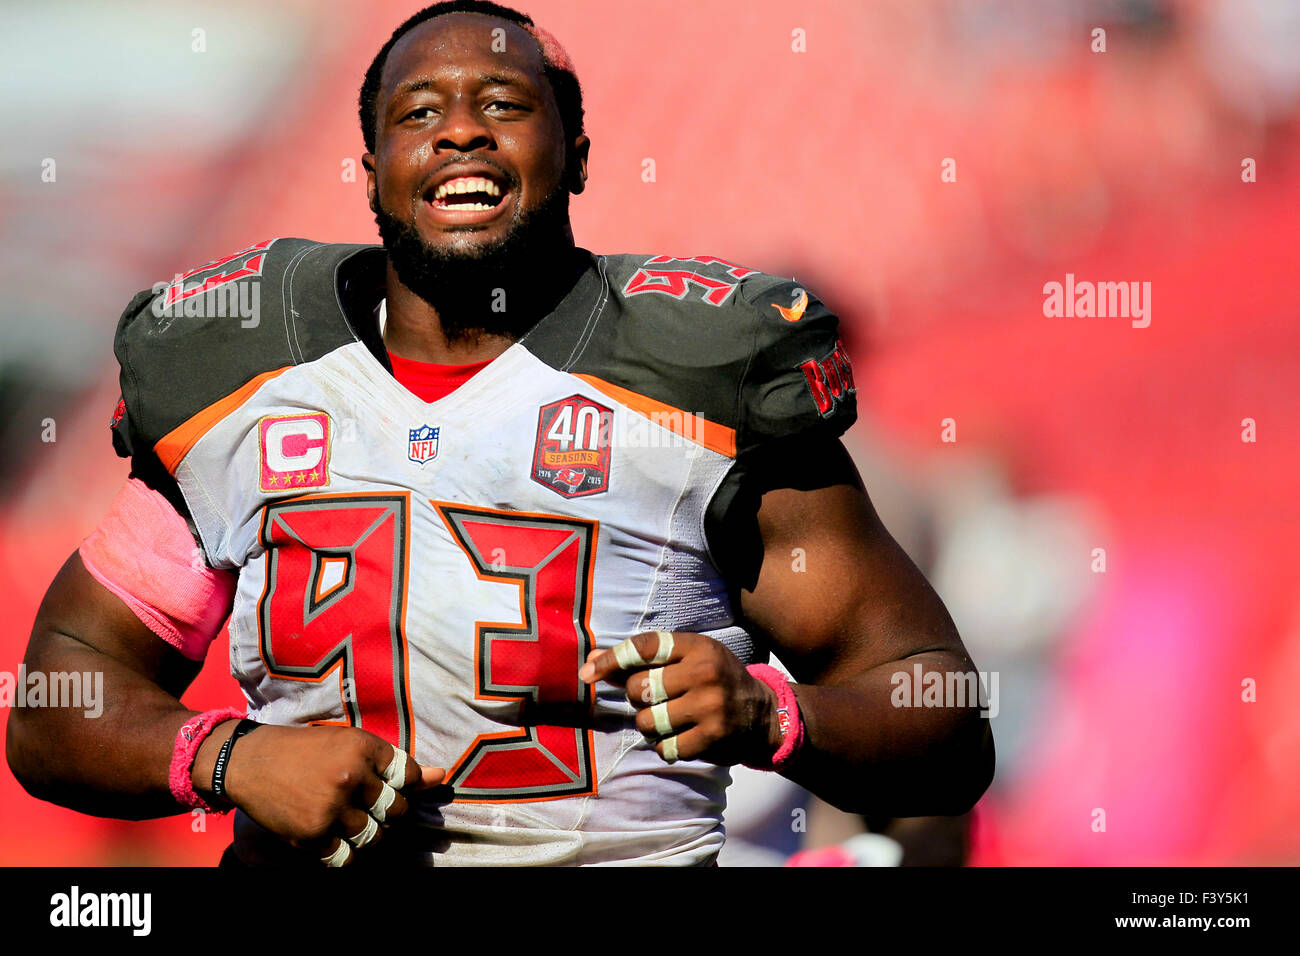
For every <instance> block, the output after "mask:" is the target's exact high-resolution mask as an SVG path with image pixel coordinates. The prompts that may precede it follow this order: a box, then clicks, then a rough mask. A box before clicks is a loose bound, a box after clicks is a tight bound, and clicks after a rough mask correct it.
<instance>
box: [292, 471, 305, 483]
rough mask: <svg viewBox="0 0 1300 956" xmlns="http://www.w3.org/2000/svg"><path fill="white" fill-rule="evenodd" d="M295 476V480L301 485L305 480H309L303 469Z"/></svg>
mask: <svg viewBox="0 0 1300 956" xmlns="http://www.w3.org/2000/svg"><path fill="white" fill-rule="evenodd" d="M293 477H294V480H295V481H297V482H298V484H300V485H301V484H302V483H303V482H304V481H306V480H307V476H306V475H305V474H303V473H302V472H301V471H300V472H298V474H296V475H294V476H293Z"/></svg>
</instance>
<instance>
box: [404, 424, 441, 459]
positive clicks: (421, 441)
mask: <svg viewBox="0 0 1300 956" xmlns="http://www.w3.org/2000/svg"><path fill="white" fill-rule="evenodd" d="M408 433H409V434H410V436H411V440H410V441H409V442H407V445H406V457H407V458H409V459H411V461H413V462H415V463H416V464H417V465H423V464H426V463H428V462H431V461H433V460H434V459H435V458H437V457H438V429H437V428H430V427H429V426H428V425H421V426H420V427H419V428H412V429H410V430H409V432H408Z"/></svg>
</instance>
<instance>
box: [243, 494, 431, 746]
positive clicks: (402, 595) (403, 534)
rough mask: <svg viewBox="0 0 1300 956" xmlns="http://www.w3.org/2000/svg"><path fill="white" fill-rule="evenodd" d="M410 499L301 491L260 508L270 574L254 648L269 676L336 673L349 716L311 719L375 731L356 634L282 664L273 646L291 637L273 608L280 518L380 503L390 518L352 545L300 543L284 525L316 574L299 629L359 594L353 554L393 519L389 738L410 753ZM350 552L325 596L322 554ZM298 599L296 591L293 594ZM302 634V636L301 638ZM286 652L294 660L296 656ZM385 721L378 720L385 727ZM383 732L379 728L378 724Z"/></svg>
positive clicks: (310, 678) (307, 677) (308, 677)
mask: <svg viewBox="0 0 1300 956" xmlns="http://www.w3.org/2000/svg"><path fill="white" fill-rule="evenodd" d="M410 500H411V496H410V493H409V492H396V493H386V494H379V493H374V492H343V493H337V494H322V495H303V496H300V497H295V498H286V499H283V500H280V501H274V502H271V503H269V504H267V505H265V506H264V507H263V508H262V520H261V524H260V529H259V532H258V537H259V540H260V541H261V543H262V546H263V547H264V548H265V553H266V579H265V582H266V583H265V584H264V585H263V589H262V594H261V597H259V598H258V602H257V648H258V654H259V656H260V657H261V659H262V664H263V666H264V667H265V668H266V673H267V674H268V676H270V677H274V678H278V679H281V680H296V681H303V682H306V683H314V684H319V683H322V682H323V681H325V680H327V679H328V678H329V677H330V676H331V675H334V676H335V677H337V679H338V685H339V698H340V700H341V702H342V706H343V712H344V713H345V714H347V715H348V719H347V720H346V721H338V720H315V721H311V723H312V724H333V725H341V726H352V727H361V728H363V729H366V730H371V731H372V732H375V729H374V728H375V724H376V721H375V719H374V718H375V712H374V708H373V706H372V705H370V703H369V701H365V702H363V701H362V700H361V696H362V694H361V691H362V686H361V683H360V682H359V680H358V678H357V674H356V661H357V657H358V652H356V651H355V650H354V643H355V640H356V639H355V638H354V634H353V633H352V632H349V633H347V634H346V635H343V636H341V637H340V638H339V640H338V642H337V643H335V644H334V645H333V646H331V647H329V648H328V649H327V650H326V651H325V652H324V653H322V654H321V655H320V657H319V659H318V660H316V662H315V663H313V664H292V665H289V664H278V663H277V662H276V655H275V649H274V645H275V644H276V643H277V642H279V641H283V640H285V639H286V638H284V637H278V636H277V632H278V631H279V627H273V626H272V612H273V610H274V608H275V607H276V606H277V602H276V597H277V594H278V590H277V589H278V588H279V587H280V586H281V584H282V582H280V580H279V577H280V561H281V555H280V551H281V548H282V543H281V542H277V540H276V530H277V529H276V522H277V519H279V518H281V516H288V515H291V514H293V513H301V512H304V511H307V512H312V511H327V510H335V509H338V510H354V509H356V508H357V507H358V506H362V505H364V504H366V503H369V504H371V505H373V506H375V507H377V508H381V509H382V508H388V509H391V510H390V511H389V512H388V515H386V516H383V517H381V518H380V519H379V520H377V521H376V522H375V523H374V525H373V526H372V528H371V529H370V530H369V531H367V532H366V534H365V535H363V536H362V538H358V539H356V540H355V541H352V542H339V543H331V544H324V545H312V544H310V543H308V542H305V541H302V539H301V538H299V537H298V535H297V534H296V533H295V532H294V530H293V529H292V528H291V527H289V525H288V524H282V529H283V531H284V533H285V534H287V535H288V536H289V537H292V538H294V539H295V540H297V541H298V542H299V544H300V545H301V546H302V548H304V549H306V550H307V551H309V552H310V553H311V573H310V575H309V576H308V577H307V584H306V585H305V586H304V588H303V594H302V601H303V614H302V617H303V618H304V620H303V621H302V622H301V624H300V626H301V628H302V629H304V630H305V629H306V628H307V627H308V626H310V621H311V620H314V619H315V618H316V617H317V616H319V615H320V614H321V613H323V612H325V611H326V610H327V609H328V608H329V607H331V606H333V605H334V604H336V603H338V602H340V601H342V600H343V599H345V598H346V597H347V596H349V595H350V594H356V593H359V591H360V589H359V588H358V587H357V584H356V579H357V577H358V576H359V575H358V574H357V561H356V559H355V550H356V549H357V548H358V547H360V545H361V543H362V542H363V541H364V540H366V539H367V538H369V536H370V535H371V534H372V533H374V532H375V531H376V530H377V529H378V528H379V527H380V526H381V525H382V524H383V523H384V522H386V521H387V520H389V519H390V518H391V520H393V521H394V522H395V524H394V527H393V551H394V555H393V562H392V577H393V582H392V589H393V593H392V594H390V595H389V597H388V601H387V603H388V615H387V616H388V620H387V622H386V623H387V627H388V637H389V640H390V642H391V645H390V646H391V648H392V658H391V662H392V671H393V699H392V703H391V710H392V713H391V718H392V720H391V723H393V724H394V725H395V728H396V730H397V734H396V736H397V740H396V741H392V740H389V742H390V743H396V745H397V746H399V747H401V748H402V749H403V750H406V751H407V752H408V753H409V752H410V751H411V748H412V743H413V721H412V711H411V681H410V652H409V649H408V648H407V643H406V589H407V586H408V583H409V567H410V557H411V540H410V539H411V535H410V518H409V516H410V513H411V508H410ZM344 556H351V560H349V565H348V571H347V574H346V576H345V578H344V581H343V584H341V585H340V586H339V587H337V588H333V589H331V591H330V592H329V593H328V594H326V595H324V596H320V595H319V578H320V571H321V568H322V559H331V558H339V557H344ZM290 597H291V598H294V599H296V591H295V592H293V593H292V594H291V595H290ZM299 636H301V635H299ZM282 656H286V657H291V656H292V654H284V655H282ZM345 679H350V680H351V686H352V688H354V690H355V692H354V693H352V694H349V693H348V692H347V689H346V687H345V684H344V680H345ZM384 704H385V709H384V710H383V711H381V712H380V716H381V718H387V717H389V716H390V715H389V712H388V704H389V702H388V701H385V702H384ZM363 707H364V708H365V709H366V710H368V711H370V713H371V721H370V724H371V726H366V723H365V721H364V716H363V713H362V710H363ZM383 722H384V721H383V720H381V721H380V723H381V724H382V723H383ZM379 729H380V730H382V729H383V727H382V726H380V728H379ZM379 735H380V736H381V737H385V739H388V737H389V736H391V735H386V734H385V733H380V734H379Z"/></svg>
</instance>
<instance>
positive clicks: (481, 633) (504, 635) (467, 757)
mask: <svg viewBox="0 0 1300 956" xmlns="http://www.w3.org/2000/svg"><path fill="white" fill-rule="evenodd" d="M432 504H433V506H434V508H435V509H436V511H437V513H438V516H439V517H440V518H441V519H442V522H443V524H444V525H446V527H447V531H448V533H450V535H451V538H452V540H453V541H454V542H455V543H456V544H458V545H459V546H460V548H461V550H462V551H464V553H465V556H466V558H468V560H469V562H470V565H471V567H473V569H474V573H475V575H477V577H478V578H479V580H481V581H495V582H500V583H506V584H514V585H516V586H517V587H518V588H519V620H518V621H476V622H475V625H474V696H475V699H477V700H509V701H519V702H520V704H521V717H522V718H523V720H522V721H521V723H522V726H521V728H520V729H519V730H508V731H502V732H500V733H490V734H479V735H478V737H476V738H475V739H474V741H473V742H472V743H471V744H470V745H469V747H467V748H466V749H465V751H464V752H463V753H462V754H461V756H460V757H459V758H458V759H457V760H456V761H455V762H454V763H453V765H452V766H451V767H450V768H449V769H448V771H447V777H446V783H448V784H449V785H451V786H452V787H453V788H454V791H455V794H456V795H455V798H454V800H455V802H457V803H525V802H527V803H531V802H536V801H541V800H562V799H568V798H570V797H579V796H595V795H596V794H597V791H598V784H597V780H596V768H595V756H594V750H595V731H594V730H593V729H592V728H591V726H590V723H589V721H590V715H591V712H592V709H593V707H594V706H595V694H594V691H593V688H592V687H591V685H589V684H584V683H582V682H581V681H578V680H577V669H578V667H580V666H581V664H582V663H583V662H584V661H585V660H586V658H587V654H588V653H590V651H591V650H592V649H593V648H594V647H595V646H596V644H595V637H594V636H593V635H592V632H591V620H590V618H591V592H592V583H593V578H594V576H595V575H594V570H595V559H596V542H597V540H598V531H599V528H600V523H599V522H597V521H587V520H583V519H580V518H572V517H565V516H562V515H551V514H540V513H535V512H524V511H502V510H499V509H495V508H479V507H473V506H469V505H459V504H452V503H449V502H439V501H434V502H432ZM486 519H495V520H486ZM467 521H479V522H481V523H482V524H485V525H488V526H492V527H495V528H497V529H498V530H500V529H502V528H507V527H508V528H519V529H525V530H526V529H527V528H529V527H539V526H540V527H545V528H548V529H550V530H569V531H572V532H573V534H574V535H576V536H577V543H578V545H579V551H580V559H579V560H578V561H577V568H576V574H577V578H578V580H577V581H575V585H577V584H580V585H581V586H575V587H574V588H573V591H572V600H573V601H574V613H573V622H572V623H573V625H574V636H575V637H576V640H577V647H576V649H575V651H576V656H575V660H574V661H573V664H574V667H573V679H574V684H575V685H576V688H577V693H576V697H577V700H576V701H572V702H568V710H569V715H568V716H569V717H570V720H566V721H565V722H564V723H560V724H552V723H542V722H541V721H536V720H534V721H529V719H528V718H529V717H530V716H533V714H530V713H529V712H530V710H531V711H534V712H535V713H540V712H541V711H542V709H543V707H544V706H545V704H544V702H543V703H542V704H539V703H538V697H539V696H540V693H541V691H540V688H541V685H540V684H537V685H534V686H533V687H532V688H531V689H529V690H524V691H523V692H519V690H520V689H519V688H517V687H514V688H504V687H502V686H500V685H497V684H496V683H495V679H494V675H493V674H492V673H490V668H491V663H490V661H491V655H492V644H493V643H494V642H495V641H506V642H510V641H512V640H514V641H518V640H521V639H522V638H521V637H520V636H521V635H532V634H536V638H535V640H536V641H537V642H538V645H539V651H538V653H539V655H540V653H541V650H540V644H541V642H542V641H544V640H546V636H545V634H544V633H543V632H542V629H541V624H540V622H539V619H538V613H537V611H538V607H537V594H536V590H535V583H536V575H537V572H538V571H539V570H540V569H542V568H543V567H545V563H539V564H537V565H534V566H532V567H529V568H527V569H526V570H525V569H523V568H522V567H508V566H501V565H497V566H494V565H493V564H492V563H490V562H489V561H487V560H485V556H484V555H483V554H481V553H480V551H479V548H478V545H477V544H476V542H475V541H474V540H473V537H472V536H471V534H470V533H469V532H468V531H467V530H466V528H465V523H466V522H467ZM569 540H572V538H571V539H569ZM569 540H566V541H565V542H564V545H563V547H567V546H568V543H569ZM559 550H560V549H558V548H557V549H556V551H555V552H553V553H552V555H550V556H549V557H548V559H547V563H549V561H550V560H551V558H553V557H554V556H555V554H558V553H559ZM553 714H555V710H554V709H552V710H551V711H550V714H549V715H546V716H550V715H553ZM563 716H564V715H563V714H561V715H560V719H563ZM557 728H559V729H560V730H561V731H562V730H563V729H569V730H571V732H572V733H573V735H574V737H573V743H574V752H575V758H576V759H575V764H576V766H564V765H562V764H561V763H560V761H559V760H558V759H557V757H556V756H555V755H554V754H553V753H552V752H551V751H550V750H549V749H548V748H547V746H546V744H545V743H544V742H543V741H542V740H541V739H539V738H540V736H541V734H542V732H543V731H545V732H546V733H548V734H549V733H550V732H551V731H553V730H555V729H557ZM559 736H561V737H564V735H563V734H560V735H559ZM566 742H567V739H566ZM511 750H514V751H526V752H529V753H536V752H538V751H540V752H541V753H542V754H544V755H546V756H547V757H548V758H549V759H550V760H551V761H552V762H553V763H555V764H556V765H557V766H559V767H561V769H562V770H564V771H565V772H566V773H568V774H569V775H570V782H569V783H567V784H549V785H536V786H531V787H470V786H466V785H464V784H463V781H464V780H466V779H467V778H468V777H469V776H470V775H471V774H472V773H474V771H475V770H476V768H477V767H478V766H479V765H480V762H481V761H484V760H486V759H490V758H489V755H493V754H500V753H502V752H504V751H511ZM524 791H526V792H524Z"/></svg>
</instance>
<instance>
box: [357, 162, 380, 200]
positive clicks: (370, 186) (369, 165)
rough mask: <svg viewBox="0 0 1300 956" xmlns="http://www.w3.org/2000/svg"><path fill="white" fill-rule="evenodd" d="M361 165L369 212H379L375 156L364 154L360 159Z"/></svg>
mask: <svg viewBox="0 0 1300 956" xmlns="http://www.w3.org/2000/svg"><path fill="white" fill-rule="evenodd" d="M361 165H362V166H364V167H365V168H366V200H367V202H369V203H370V211H371V212H379V206H378V202H379V188H378V187H377V186H376V185H375V154H374V153H366V154H365V155H364V156H362V157H361Z"/></svg>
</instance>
